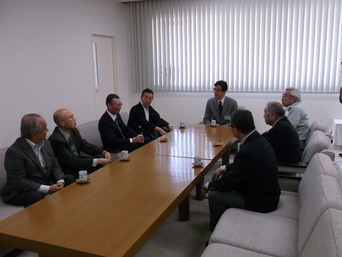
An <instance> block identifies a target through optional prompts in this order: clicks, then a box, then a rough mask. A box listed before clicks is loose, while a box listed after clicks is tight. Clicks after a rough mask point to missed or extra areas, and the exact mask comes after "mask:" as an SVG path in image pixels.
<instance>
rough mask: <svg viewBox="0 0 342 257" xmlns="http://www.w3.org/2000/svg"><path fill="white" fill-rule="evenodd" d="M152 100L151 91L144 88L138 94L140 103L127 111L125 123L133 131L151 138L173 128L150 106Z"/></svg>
mask: <svg viewBox="0 0 342 257" xmlns="http://www.w3.org/2000/svg"><path fill="white" fill-rule="evenodd" d="M152 100H153V91H152V90H151V89H149V88H146V89H144V90H143V91H142V93H141V96H140V103H138V104H137V105H135V106H133V107H132V108H131V111H130V112H129V119H128V124H127V126H128V127H130V128H131V129H133V130H134V131H135V132H137V133H138V134H143V135H144V137H145V138H146V137H148V138H150V139H151V140H153V139H155V138H157V137H160V136H162V135H165V134H166V133H167V132H170V131H172V130H173V127H172V125H170V124H169V123H168V122H167V121H165V120H163V119H162V118H161V117H160V115H159V113H158V112H157V111H156V110H155V109H154V108H153V107H152V106H151V103H152Z"/></svg>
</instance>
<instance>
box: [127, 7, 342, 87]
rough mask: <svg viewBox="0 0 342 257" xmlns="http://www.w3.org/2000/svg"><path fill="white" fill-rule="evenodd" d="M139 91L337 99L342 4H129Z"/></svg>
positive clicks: (339, 80) (340, 53) (340, 54)
mask: <svg viewBox="0 0 342 257" xmlns="http://www.w3.org/2000/svg"><path fill="white" fill-rule="evenodd" d="M130 8H131V15H130V16H131V17H132V26H133V27H132V31H133V35H132V36H133V44H134V54H135V64H136V65H135V74H136V84H137V88H136V90H137V91H141V90H142V89H143V88H146V87H149V88H151V89H153V90H155V91H171V92H172V91H175V92H207V91H210V90H211V89H212V86H213V84H214V83H215V82H216V81H217V80H226V81H227V82H228V87H229V91H230V92H260V93H263V92H282V91H284V89H285V88H286V87H290V86H291V87H295V88H297V89H299V90H300V91H301V92H308V93H337V92H338V91H339V88H340V87H341V71H340V70H341V64H340V63H341V61H342V47H341V46H342V1H340V0H249V1H247V0H245V1H244V0H151V1H143V2H137V3H133V4H131V7H130Z"/></svg>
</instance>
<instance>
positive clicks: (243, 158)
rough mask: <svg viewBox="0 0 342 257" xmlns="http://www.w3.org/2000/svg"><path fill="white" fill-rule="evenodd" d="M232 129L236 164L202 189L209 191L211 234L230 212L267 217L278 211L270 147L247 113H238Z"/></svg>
mask: <svg viewBox="0 0 342 257" xmlns="http://www.w3.org/2000/svg"><path fill="white" fill-rule="evenodd" d="M231 127H232V129H233V135H234V136H235V137H236V138H237V139H238V140H239V142H240V143H241V147H240V150H239V151H238V152H237V153H236V155H235V158H234V162H233V163H231V164H228V165H225V166H221V167H220V168H218V169H217V170H216V171H214V172H213V174H212V177H211V178H212V181H211V182H207V183H205V184H204V185H203V187H202V194H203V195H204V194H205V193H206V192H208V191H210V192H209V195H208V200H209V210H210V231H213V230H214V228H215V226H216V224H217V222H218V221H219V219H220V217H221V215H222V214H223V213H224V212H225V210H227V209H229V208H240V209H246V210H250V211H255V212H262V213H265V212H271V211H274V210H275V209H277V207H278V202H279V196H280V188H279V184H278V164H277V159H276V157H275V154H274V151H273V149H272V147H271V145H270V144H269V143H268V142H267V140H266V139H265V138H264V137H262V136H261V135H260V134H259V133H258V132H257V131H256V130H255V126H254V121H253V116H252V113H251V112H250V111H248V110H237V111H235V112H234V113H233V114H232V119H231ZM221 175H222V176H221Z"/></svg>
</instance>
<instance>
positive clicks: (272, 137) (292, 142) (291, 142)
mask: <svg viewBox="0 0 342 257" xmlns="http://www.w3.org/2000/svg"><path fill="white" fill-rule="evenodd" d="M262 135H263V136H264V137H265V138H266V139H267V141H268V142H269V143H270V145H271V146H272V148H273V150H274V153H275V155H276V157H277V160H278V162H298V161H299V159H300V142H299V136H298V133H297V131H296V129H295V128H294V127H293V126H292V124H291V123H290V122H289V120H288V119H287V118H286V117H285V116H284V117H282V118H281V119H279V120H278V121H277V122H276V124H274V126H273V127H272V128H271V129H270V130H269V131H268V132H265V133H263V134H262Z"/></svg>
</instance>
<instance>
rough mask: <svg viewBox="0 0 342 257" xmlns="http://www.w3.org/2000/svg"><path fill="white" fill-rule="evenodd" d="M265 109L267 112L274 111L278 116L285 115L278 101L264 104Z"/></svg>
mask: <svg viewBox="0 0 342 257" xmlns="http://www.w3.org/2000/svg"><path fill="white" fill-rule="evenodd" d="M266 111H267V112H268V113H275V114H276V115H277V116H278V117H283V116H285V110H284V107H283V106H282V105H281V103H279V102H269V103H268V104H267V105H266Z"/></svg>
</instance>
